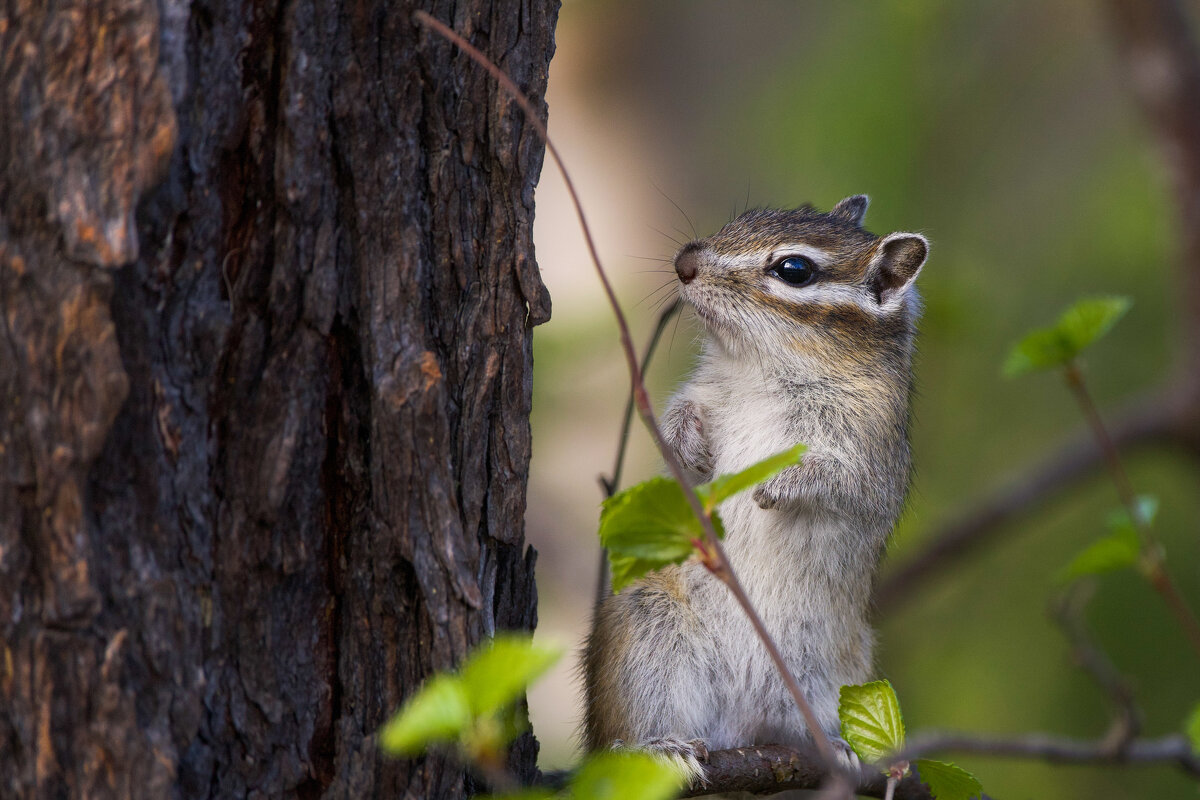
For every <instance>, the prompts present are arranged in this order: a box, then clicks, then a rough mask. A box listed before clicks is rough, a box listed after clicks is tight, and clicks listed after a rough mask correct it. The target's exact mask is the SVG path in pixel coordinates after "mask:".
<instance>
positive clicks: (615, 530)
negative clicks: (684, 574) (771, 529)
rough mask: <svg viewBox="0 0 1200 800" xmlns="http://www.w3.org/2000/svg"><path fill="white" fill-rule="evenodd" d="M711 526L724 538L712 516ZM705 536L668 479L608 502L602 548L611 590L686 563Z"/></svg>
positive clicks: (602, 520)
mask: <svg viewBox="0 0 1200 800" xmlns="http://www.w3.org/2000/svg"><path fill="white" fill-rule="evenodd" d="M713 527H714V528H715V529H716V532H717V535H718V536H723V535H724V528H723V527H721V525H720V523H719V521H718V519H717V518H716V516H715V515H714V517H713ZM703 537H704V529H703V527H701V524H700V520H699V519H697V518H696V515H695V514H693V513H692V508H691V506H689V505H688V502H687V499H686V498H685V497H684V494H683V489H682V487H680V485H679V484H678V483H676V482H675V481H673V480H671V479H670V478H652V479H651V480H648V481H646V482H645V483H639V484H638V485H637V486H632V487H630V488H629V489H626V490H625V491H623V492H621V493H619V494H616V495H614V496H612V497H610V498H609V499H608V500H606V501H605V502H604V505H603V508H602V510H601V512H600V543H601V544H602V545H604V547H605V548H606V549H607V550H608V559H609V563H610V565H611V567H612V585H613V591H615V592H619V591H620V590H621V589H623V588H624V587H626V586H628V585H629V584H630V583H631V582H633V581H635V580H637V579H638V578H640V577H641V576H642V575H644V574H646V573H647V572H649V571H650V570H654V569H658V568H660V567H663V566H666V565H667V564H677V563H679V562H680V561H683V560H684V559H686V558H688V557H689V556H690V555H691V554H692V552H693V550H694V545H693V544H692V542H693V541H694V540H697V539H702V538H703Z"/></svg>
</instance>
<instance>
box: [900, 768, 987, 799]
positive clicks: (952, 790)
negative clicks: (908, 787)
mask: <svg viewBox="0 0 1200 800" xmlns="http://www.w3.org/2000/svg"><path fill="white" fill-rule="evenodd" d="M913 766H915V767H916V768H917V771H918V772H920V778H921V782H922V783H924V784H926V785H927V786H929V792H930V793H931V794H932V795H933V796H934V800H970V798H972V797H982V796H983V786H982V784H980V783H979V781H978V780H977V779H976V778H975V776H974V775H972V774H971V773H969V772H967V771H966V770H965V769H963V768H962V767H960V766H958V765H956V764H947V763H946V762H944V761H934V760H932V759H928V758H920V759H917V760H916V761H914V762H913Z"/></svg>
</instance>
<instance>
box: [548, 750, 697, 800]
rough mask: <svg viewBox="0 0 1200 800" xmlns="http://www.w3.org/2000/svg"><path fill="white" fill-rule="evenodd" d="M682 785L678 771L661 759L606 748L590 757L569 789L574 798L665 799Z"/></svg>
mask: <svg viewBox="0 0 1200 800" xmlns="http://www.w3.org/2000/svg"><path fill="white" fill-rule="evenodd" d="M683 785H684V782H683V779H682V778H681V777H680V773H679V770H678V769H677V768H676V767H675V766H673V765H672V764H670V763H668V762H666V761H665V760H664V759H662V758H659V757H656V756H652V755H649V754H647V753H642V752H637V751H632V752H620V751H609V752H602V753H596V754H594V755H591V756H589V757H588V759H587V760H586V761H584V762H583V765H582V766H580V768H579V770H578V771H577V772H576V773H575V775H574V777H572V778H571V783H570V789H571V797H572V798H573V800H626V799H627V798H628V799H629V800H668V798H671V797H675V795H676V794H678V792H679V790H680V789H682V788H683Z"/></svg>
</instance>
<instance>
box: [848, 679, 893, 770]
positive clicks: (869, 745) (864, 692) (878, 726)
mask: <svg viewBox="0 0 1200 800" xmlns="http://www.w3.org/2000/svg"><path fill="white" fill-rule="evenodd" d="M838 717H839V718H840V719H841V723H842V738H843V739H845V740H846V741H847V742H848V743H849V744H850V746H851V747H852V748H854V752H855V753H857V754H858V757H859V758H861V759H862V760H863V761H864V762H866V763H868V764H884V763H885V762H886V761H887V759H888V758H890V757H891V756H892V755H893V754H895V753H898V752H899V751H900V750H902V749H903V748H904V717H903V716H901V714H900V701H899V700H898V699H897V698H896V692H895V690H893V689H892V684H891V683H889V682H888V681H872V682H871V683H866V684H863V685H862V686H843V687H842V688H841V691H840V692H839V693H838Z"/></svg>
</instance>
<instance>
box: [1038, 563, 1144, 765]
mask: <svg viewBox="0 0 1200 800" xmlns="http://www.w3.org/2000/svg"><path fill="white" fill-rule="evenodd" d="M1094 585H1095V584H1094V583H1084V582H1079V581H1077V582H1075V583H1073V584H1071V585H1070V586H1068V587H1067V588H1066V589H1065V590H1064V591H1063V592H1062V593H1061V594H1060V595H1059V596H1058V597H1057V598H1056V599H1055V601H1054V602H1053V603H1052V604H1051V608H1050V615H1051V617H1052V618H1053V619H1054V621H1055V622H1056V623H1057V624H1058V626H1059V627H1060V628H1061V629H1062V631H1063V634H1064V635H1065V636H1066V637H1067V641H1069V642H1070V643H1071V653H1072V655H1073V656H1074V658H1075V662H1076V664H1078V665H1079V668H1080V669H1082V670H1083V671H1084V672H1086V673H1087V674H1088V675H1090V676H1091V678H1092V680H1094V681H1095V682H1096V685H1097V686H1099V687H1100V689H1101V690H1102V691H1103V692H1104V694H1105V695H1106V696H1107V697H1108V699H1109V702H1110V703H1111V704H1112V706H1113V720H1112V724H1111V725H1110V726H1109V729H1108V732H1107V733H1106V734H1105V735H1104V737H1103V738H1102V739H1101V740H1100V741H1101V743H1102V745H1103V746H1104V747H1105V749H1106V750H1107V751H1108V752H1110V753H1114V754H1115V753H1118V752H1120V751H1121V750H1123V749H1125V748H1126V747H1127V746H1128V745H1129V743H1130V742H1132V741H1133V739H1134V737H1136V736H1137V735H1138V734H1139V733H1141V729H1142V721H1143V714H1142V710H1141V708H1139V707H1138V704H1137V700H1136V698H1135V697H1134V694H1133V689H1132V687H1131V686H1130V684H1129V681H1128V680H1127V679H1126V678H1125V676H1124V675H1122V674H1121V673H1120V672H1119V671H1118V670H1117V668H1116V667H1115V666H1113V663H1112V661H1111V660H1109V658H1108V656H1107V655H1106V654H1105V653H1104V651H1103V650H1101V649H1100V647H1099V646H1098V645H1097V644H1096V643H1095V641H1094V640H1093V639H1092V637H1091V635H1090V634H1089V632H1088V630H1087V626H1086V625H1085V624H1084V613H1083V612H1084V607H1085V606H1086V605H1087V603H1088V601H1089V600H1090V599H1091V596H1092V591H1093V588H1094Z"/></svg>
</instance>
